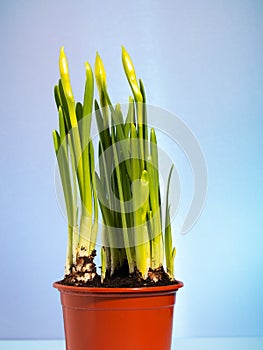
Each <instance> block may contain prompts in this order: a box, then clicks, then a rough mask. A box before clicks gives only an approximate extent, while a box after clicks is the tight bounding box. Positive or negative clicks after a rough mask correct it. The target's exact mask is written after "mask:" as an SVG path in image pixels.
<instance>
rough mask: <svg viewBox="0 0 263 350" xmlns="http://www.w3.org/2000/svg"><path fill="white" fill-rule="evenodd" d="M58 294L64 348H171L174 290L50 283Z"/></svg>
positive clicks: (112, 349) (175, 290)
mask: <svg viewBox="0 0 263 350" xmlns="http://www.w3.org/2000/svg"><path fill="white" fill-rule="evenodd" d="M53 286H54V287H55V288H57V289H58V290H59V292H60V297H61V304H62V308H63V317H64V328H65V336H66V349H67V350H170V348H171V338H172V325H173V311H174V304H175V299H176V292H177V290H178V289H179V288H181V287H183V283H181V282H180V283H179V284H176V285H169V286H164V287H145V288H85V287H71V286H64V285H61V284H59V283H54V285H53Z"/></svg>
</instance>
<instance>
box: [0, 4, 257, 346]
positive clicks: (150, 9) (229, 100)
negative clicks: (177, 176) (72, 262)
mask: <svg viewBox="0 0 263 350" xmlns="http://www.w3.org/2000/svg"><path fill="white" fill-rule="evenodd" d="M262 18H263V2H262V1H255V0H239V1H238V0H227V1H226V0H225V1H223V0H222V1H208V0H200V1H194V0H184V1H179V0H175V1H172V0H169V1H156V0H152V1H149V0H144V1H139V0H134V1H132V2H131V1H129V2H128V1H117V0H112V1H81V0H79V1H76V2H73V1H67V0H64V1H51V0H46V1H29V0H27V1H26V0H21V1H14V0H10V1H1V4H0V33H1V39H0V42H1V54H0V70H1V79H0V86H1V104H0V116H1V126H0V134H1V137H0V150H1V153H0V157H1V184H0V186H1V187H0V188H1V199H0V201H1V236H0V247H1V260H2V261H1V274H0V280H1V282H0V285H1V288H0V307H1V312H0V338H2V339H9V338H22V339H24V338H30V339H31V338H32V339H36V338H41V339H51V338H61V337H63V324H62V316H61V310H60V304H59V298H58V294H57V292H56V291H55V290H53V289H52V287H51V285H52V282H53V281H55V280H58V279H60V278H61V277H62V274H63V266H64V257H65V251H66V222H65V220H64V218H63V216H62V214H61V212H60V210H59V208H58V204H57V202H56V197H55V189H54V168H55V156H54V152H53V144H52V138H51V131H52V129H54V128H55V127H56V126H57V114H56V109H55V104H54V102H53V85H54V84H55V83H56V81H57V78H58V64H57V62H58V54H59V48H60V46H61V45H64V46H65V49H66V53H67V56H68V59H69V63H70V71H71V77H72V78H71V79H72V84H73V86H74V91H75V95H76V97H77V98H78V99H80V98H81V97H82V93H83V86H84V79H85V74H84V65H83V63H84V61H86V60H88V61H90V62H91V63H93V62H94V57H95V52H96V50H98V51H99V53H100V55H101V57H102V58H103V61H104V64H105V66H106V70H107V75H108V80H109V89H110V92H111V96H112V100H113V101H114V102H126V101H127V96H128V94H129V88H128V84H127V83H126V81H125V78H124V74H123V72H122V68H121V58H120V57H121V50H120V46H121V45H122V44H124V45H125V46H126V48H127V49H128V51H129V52H130V54H131V56H132V58H133V61H134V63H135V66H136V70H137V73H138V75H139V76H141V77H142V78H143V80H144V83H145V86H146V88H147V92H148V102H149V103H151V104H153V105H157V106H161V107H163V108H165V109H167V110H169V111H170V112H172V113H176V114H177V115H179V116H181V117H182V118H183V120H184V121H185V122H186V123H187V124H188V126H189V127H190V129H191V130H192V131H193V133H194V134H195V135H196V137H197V138H198V140H199V142H200V144H201V146H202V149H203V151H204V154H205V157H206V160H207V167H208V176H209V185H208V197H207V201H206V207H205V209H204V211H203V214H202V216H201V217H200V219H199V220H198V222H197V224H196V225H195V226H194V227H193V229H192V230H191V232H189V233H188V234H187V235H185V236H182V235H176V237H175V238H176V246H177V252H178V254H177V258H176V272H177V275H176V276H177V278H178V279H181V280H183V281H184V282H185V288H184V289H183V290H181V291H180V292H179V293H178V302H177V305H176V313H175V322H174V327H175V328H174V332H175V334H176V336H178V337H179V336H186V337H188V336H189V337H190V336H218V337H220V336H230V337H232V336H248V337H250V336H263V292H262V288H263V283H262V267H263V254H262V248H263V232H262V231H263V229H262V228H263V222H262V221H263V220H262V209H263V205H262V198H263V186H262V183H263V182H262V180H263V172H262V170H263V169H262V149H263V137H262V131H263V127H262V111H263V99H262V86H263V85H262V83H263V64H262V62H263V50H262V48H263V47H262V46H263V41H262V37H263V21H262Z"/></svg>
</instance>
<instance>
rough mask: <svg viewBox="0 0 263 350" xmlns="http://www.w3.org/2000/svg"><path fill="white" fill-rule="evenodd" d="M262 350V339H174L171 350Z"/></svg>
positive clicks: (60, 346)
mask: <svg viewBox="0 0 263 350" xmlns="http://www.w3.org/2000/svg"><path fill="white" fill-rule="evenodd" d="M177 349H178V350H263V338H176V339H174V341H173V346H172V349H171V350H177ZM0 350H65V342H64V341H63V340H45V341H40V340H37V341H36V340H30V341H28V340H15V341H14V340H13V341H10V340H2V341H0Z"/></svg>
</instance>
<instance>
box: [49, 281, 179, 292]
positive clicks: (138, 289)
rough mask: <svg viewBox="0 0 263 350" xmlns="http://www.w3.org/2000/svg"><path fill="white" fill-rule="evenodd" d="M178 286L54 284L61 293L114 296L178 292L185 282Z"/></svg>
mask: <svg viewBox="0 0 263 350" xmlns="http://www.w3.org/2000/svg"><path fill="white" fill-rule="evenodd" d="M177 282H178V283H177V284H171V285H168V286H156V287H136V288H114V287H113V288H103V287H78V286H67V285H63V284H61V283H59V282H55V283H53V287H54V288H56V289H58V290H59V291H61V292H75V293H78V292H79V293H96V294H103V293H104V294H105V293H107V294H114V293H119V294H123V293H146V294H147V293H153V292H156V293H160V292H176V291H177V290H178V289H179V288H182V287H183V286H184V284H183V282H181V281H177Z"/></svg>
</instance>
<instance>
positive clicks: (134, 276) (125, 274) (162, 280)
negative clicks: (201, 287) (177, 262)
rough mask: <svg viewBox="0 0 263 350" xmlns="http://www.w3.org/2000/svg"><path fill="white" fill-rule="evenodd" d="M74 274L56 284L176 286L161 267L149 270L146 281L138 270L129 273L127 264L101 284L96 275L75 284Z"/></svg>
mask: <svg viewBox="0 0 263 350" xmlns="http://www.w3.org/2000/svg"><path fill="white" fill-rule="evenodd" d="M90 262H91V261H90ZM94 265H95V264H94ZM76 274H77V273H76V271H74V272H72V273H71V274H70V275H68V276H66V277H65V278H64V279H63V280H62V281H59V282H58V283H60V284H63V285H68V286H78V287H89V288H92V287H93V288H140V287H158V286H168V285H174V284H178V281H176V280H171V279H170V277H169V275H168V274H167V273H166V272H165V270H164V268H163V267H162V266H161V267H159V268H158V269H155V270H152V269H149V272H148V277H147V279H143V278H142V275H141V273H140V272H139V271H138V270H137V271H135V272H134V273H129V270H128V264H127V263H124V264H123V266H122V267H120V268H119V269H118V270H116V271H115V272H114V274H113V275H112V276H110V273H107V274H106V277H105V279H104V281H103V283H101V276H100V275H99V274H97V273H96V274H95V276H94V278H93V279H92V280H90V281H88V282H85V283H84V282H81V281H78V282H77V283H76V280H77V279H76V277H77V276H76Z"/></svg>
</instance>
